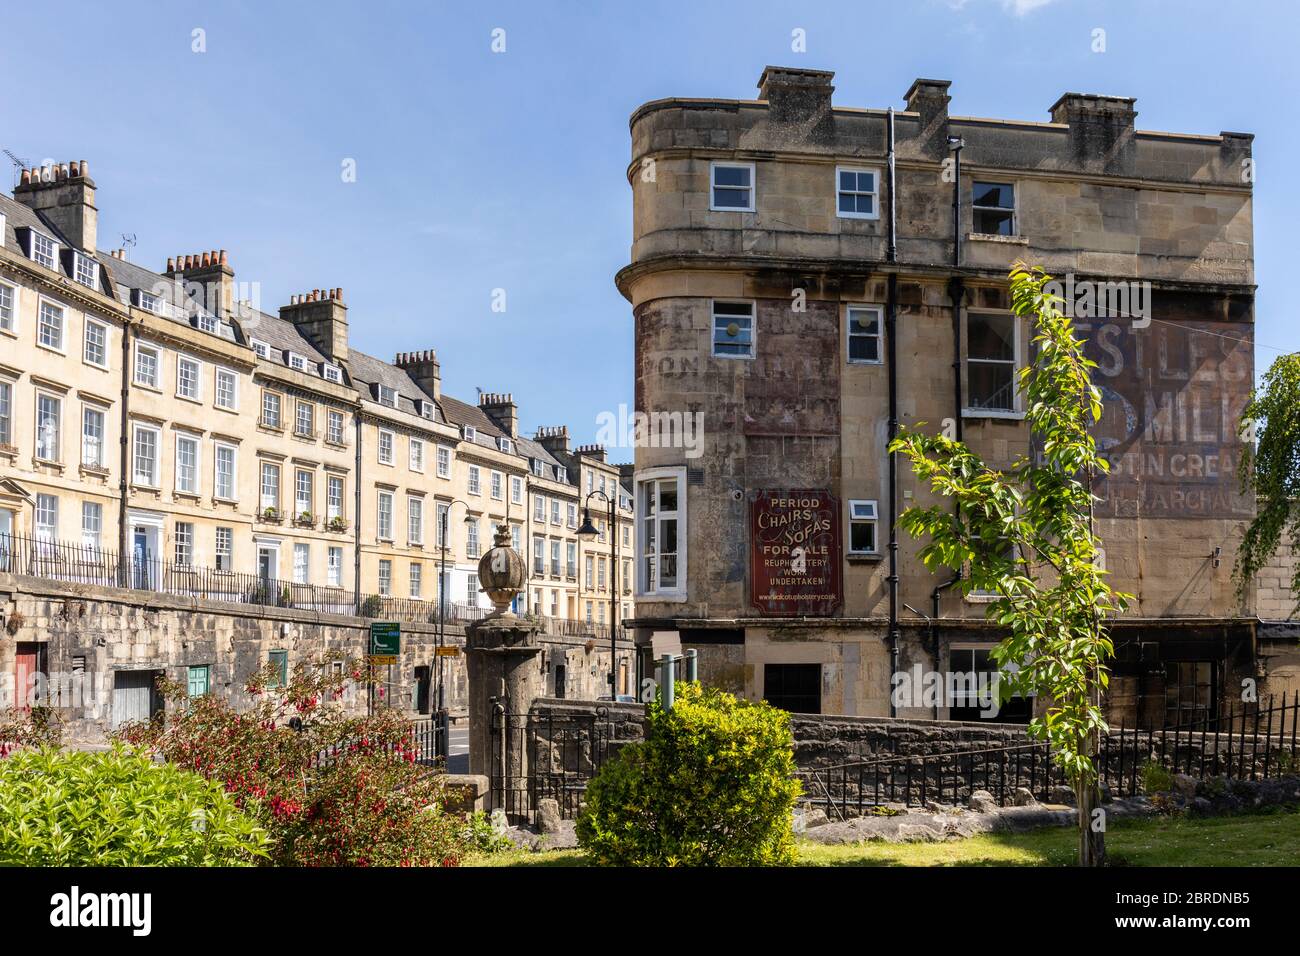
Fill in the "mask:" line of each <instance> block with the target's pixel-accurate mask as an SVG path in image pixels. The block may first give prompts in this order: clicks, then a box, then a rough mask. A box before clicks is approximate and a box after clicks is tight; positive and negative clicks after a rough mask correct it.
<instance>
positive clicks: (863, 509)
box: [849, 500, 880, 555]
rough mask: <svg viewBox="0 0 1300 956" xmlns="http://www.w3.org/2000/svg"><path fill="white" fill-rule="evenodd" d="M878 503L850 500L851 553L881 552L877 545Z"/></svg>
mask: <svg viewBox="0 0 1300 956" xmlns="http://www.w3.org/2000/svg"><path fill="white" fill-rule="evenodd" d="M877 518H878V515H877V512H876V503H875V502H874V501H865V500H853V501H850V502H849V554H872V555H874V554H879V553H880V552H879V548H878V546H877V545H876V523H877Z"/></svg>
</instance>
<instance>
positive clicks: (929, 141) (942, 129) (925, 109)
mask: <svg viewBox="0 0 1300 956" xmlns="http://www.w3.org/2000/svg"><path fill="white" fill-rule="evenodd" d="M950 86H952V80H926V79H916V80H914V81H913V82H912V85H911V86H910V87H908V89H907V92H906V93H904V94H903V100H904V101H905V102H906V103H907V106H906V109H907V111H908V112H909V113H919V114H920V116H921V129H920V143H919V146H920V150H921V152H922V153H923V154H924V155H926V156H929V157H931V158H932V159H942V158H943V157H944V156H946V155H947V154H948V104H949V103H950V102H952V97H951V96H949V95H948V87H950Z"/></svg>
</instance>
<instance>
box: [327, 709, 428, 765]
mask: <svg viewBox="0 0 1300 956" xmlns="http://www.w3.org/2000/svg"><path fill="white" fill-rule="evenodd" d="M445 730H446V727H445V726H444V725H443V724H442V723H441V722H440V721H438V720H436V719H434V718H431V717H424V718H421V719H419V720H413V721H411V724H410V734H411V736H410V738H409V740H408V742H407V743H408V746H409V748H410V749H413V750H414V754H415V762H416V763H418V764H420V765H422V766H426V767H441V766H442V762H443V761H442V758H441V757H440V756H439V754H440V753H446V752H447V751H446V747H445V741H443V739H442V735H443V733H444V732H445ZM360 746H362V741H360V740H347V741H342V742H340V743H337V744H331V745H330V746H329V747H326V748H325V749H323V750H321V751H320V752H318V753H316V754H313V755H312V757H311V759H310V760H309V761H308V764H309V766H310V768H311V769H313V770H320V769H323V768H326V767H330V766H332V765H334V764H335V763H337V762H338V761H339V759H340V758H341V757H343V756H344V755H346V754H347V753H349V752H353V751H355V750H356V749H357V748H358V747H360ZM369 749H371V750H376V749H378V750H379V751H381V752H382V751H387V752H389V753H393V754H396V753H397V752H398V750H399V749H400V748H399V746H398V745H397V744H396V743H389V744H384V745H383V746H382V747H379V748H375V747H373V746H371V747H370V748H369Z"/></svg>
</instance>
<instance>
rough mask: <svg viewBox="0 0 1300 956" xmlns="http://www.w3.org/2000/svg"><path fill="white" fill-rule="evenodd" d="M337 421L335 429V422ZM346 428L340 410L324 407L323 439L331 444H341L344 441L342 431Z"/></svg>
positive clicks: (345, 422)
mask: <svg viewBox="0 0 1300 956" xmlns="http://www.w3.org/2000/svg"><path fill="white" fill-rule="evenodd" d="M336 422H337V423H338V428H337V429H336V428H335V427H334V426H335V423H336ZM346 429H347V421H346V419H345V418H344V415H343V413H342V412H340V411H338V410H337V409H333V408H330V409H326V411H325V440H326V441H327V442H329V443H330V444H332V445H342V444H343V443H344V442H345V441H346V438H345V435H344V432H345V430H346Z"/></svg>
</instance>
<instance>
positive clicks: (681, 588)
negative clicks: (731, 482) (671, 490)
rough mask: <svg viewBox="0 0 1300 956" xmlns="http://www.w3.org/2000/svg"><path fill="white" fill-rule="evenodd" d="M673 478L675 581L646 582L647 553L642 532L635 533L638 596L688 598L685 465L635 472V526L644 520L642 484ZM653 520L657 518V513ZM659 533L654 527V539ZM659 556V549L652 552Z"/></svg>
mask: <svg viewBox="0 0 1300 956" xmlns="http://www.w3.org/2000/svg"><path fill="white" fill-rule="evenodd" d="M668 480H673V481H676V483H677V511H676V512H675V514H676V520H677V583H676V584H675V585H674V586H673V587H671V588H665V587H661V586H657V587H656V588H655V589H654V590H650V589H649V588H648V587H647V585H646V573H645V558H646V556H647V555H646V553H645V551H644V550H643V549H644V547H645V542H644V540H643V537H644V536H643V535H642V534H640V533H638V534H637V535H636V537H635V540H636V541H637V552H636V589H637V596H638V597H646V598H653V599H655V600H659V601H685V600H686V599H687V585H688V580H687V577H688V572H689V569H690V564H689V563H688V562H689V559H690V554H689V553H688V549H689V544H690V533H689V532H690V528H689V522H690V513H689V508H688V503H687V499H686V466H685V465H673V466H669V467H663V468H649V469H646V470H645V471H641V472H637V474H636V488H635V494H634V495H633V501H634V504H635V506H636V522H637V525H636V526H637V528H638V529H640V528H641V526H642V524H643V523H644V522H645V520H646V515H645V513H644V504H643V501H644V496H643V495H642V493H641V487H642V485H644V484H645V483H647V482H651V481H655V482H658V481H668ZM656 520H659V518H658V515H657V513H656ZM662 537H663V536H662V534H661V533H659V532H658V530H657V529H656V534H655V541H656V542H658V541H661V540H662ZM655 558H656V560H657V559H658V552H656V554H655Z"/></svg>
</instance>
